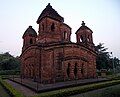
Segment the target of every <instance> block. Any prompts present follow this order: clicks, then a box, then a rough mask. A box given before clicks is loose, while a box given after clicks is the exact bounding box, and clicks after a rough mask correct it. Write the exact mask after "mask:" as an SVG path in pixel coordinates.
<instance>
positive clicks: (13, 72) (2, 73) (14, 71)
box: [0, 70, 20, 75]
mask: <svg viewBox="0 0 120 97" xmlns="http://www.w3.org/2000/svg"><path fill="white" fill-rule="evenodd" d="M19 74H20V70H1V71H0V75H19Z"/></svg>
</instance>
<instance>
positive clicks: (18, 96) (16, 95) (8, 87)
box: [0, 78, 25, 97]
mask: <svg viewBox="0 0 120 97" xmlns="http://www.w3.org/2000/svg"><path fill="white" fill-rule="evenodd" d="M0 84H1V85H2V86H3V87H4V88H5V89H6V90H7V91H8V93H9V94H10V95H11V96H12V97H25V96H24V95H23V94H21V93H20V92H18V91H17V90H15V89H14V88H13V87H12V86H11V85H10V84H8V83H7V82H5V81H3V80H2V79H1V78H0Z"/></svg>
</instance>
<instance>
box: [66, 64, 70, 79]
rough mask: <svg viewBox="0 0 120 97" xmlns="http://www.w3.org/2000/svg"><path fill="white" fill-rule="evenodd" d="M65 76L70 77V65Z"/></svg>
mask: <svg viewBox="0 0 120 97" xmlns="http://www.w3.org/2000/svg"><path fill="white" fill-rule="evenodd" d="M67 76H68V78H69V77H70V63H68V67H67Z"/></svg>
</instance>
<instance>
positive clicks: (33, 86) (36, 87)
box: [14, 78, 107, 92]
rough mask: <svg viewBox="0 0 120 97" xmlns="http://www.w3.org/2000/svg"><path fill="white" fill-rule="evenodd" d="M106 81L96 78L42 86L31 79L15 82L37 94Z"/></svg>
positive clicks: (15, 79)
mask: <svg viewBox="0 0 120 97" xmlns="http://www.w3.org/2000/svg"><path fill="white" fill-rule="evenodd" d="M106 80H107V79H106V78H96V79H84V80H74V81H66V82H58V83H54V84H40V83H37V82H34V81H32V80H30V79H22V81H21V79H20V78H14V81H15V82H17V83H20V84H22V85H24V86H26V87H29V88H30V89H32V90H34V91H37V92H44V91H51V90H56V89H60V88H66V87H71V86H78V85H85V84H90V83H96V82H101V81H106Z"/></svg>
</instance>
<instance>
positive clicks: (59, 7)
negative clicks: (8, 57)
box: [0, 0, 120, 58]
mask: <svg viewBox="0 0 120 97" xmlns="http://www.w3.org/2000/svg"><path fill="white" fill-rule="evenodd" d="M48 3H51V5H52V7H53V8H54V9H55V10H56V11H57V12H58V13H59V14H60V15H61V16H62V17H64V21H65V23H66V24H68V25H69V26H70V27H71V28H72V39H71V40H72V41H73V42H75V41H76V37H75V31H76V30H77V29H78V28H79V27H80V26H81V22H82V21H83V20H84V21H85V23H86V25H87V26H88V27H89V28H91V30H93V40H94V43H95V45H97V44H99V43H100V42H101V43H104V46H105V47H107V48H108V51H109V52H113V55H114V57H118V58H120V0H0V53H2V52H3V53H4V52H8V51H9V52H10V53H11V54H12V55H14V56H19V55H20V54H21V49H22V42H23V40H22V35H23V33H24V32H25V30H26V29H27V28H28V26H29V25H32V26H33V28H34V29H35V30H36V31H38V25H37V24H36V21H37V18H38V17H39V15H40V13H41V12H42V10H43V9H44V8H45V7H46V5H47V4H48Z"/></svg>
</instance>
